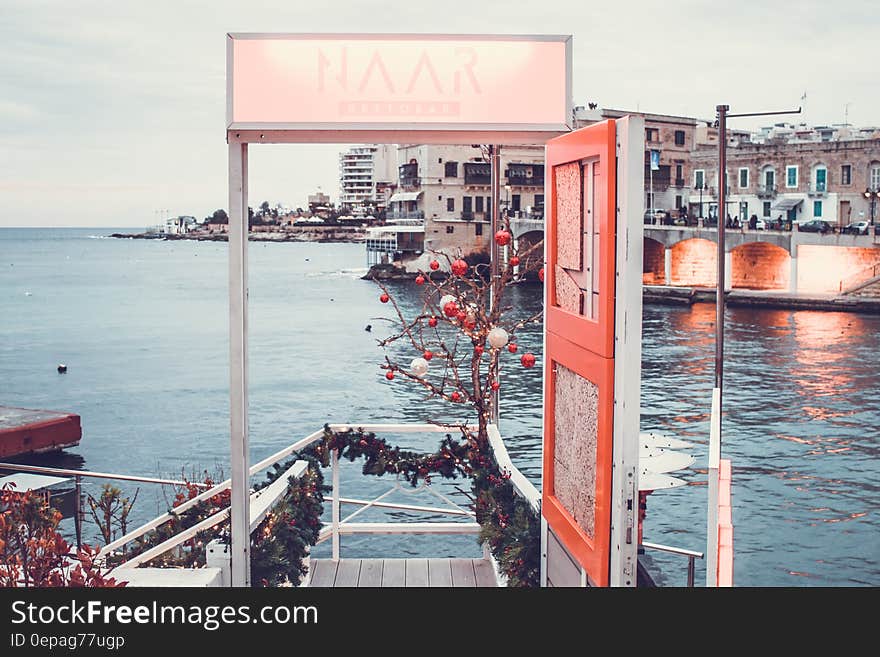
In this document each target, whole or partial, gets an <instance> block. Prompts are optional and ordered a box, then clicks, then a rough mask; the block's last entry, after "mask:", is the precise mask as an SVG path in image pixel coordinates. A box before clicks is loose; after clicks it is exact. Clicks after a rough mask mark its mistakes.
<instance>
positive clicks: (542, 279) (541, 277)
mask: <svg viewBox="0 0 880 657" xmlns="http://www.w3.org/2000/svg"><path fill="white" fill-rule="evenodd" d="M538 280H539V281H541V282H542V283H543V282H544V268H543V267H541V268H540V269H539V270H538Z"/></svg>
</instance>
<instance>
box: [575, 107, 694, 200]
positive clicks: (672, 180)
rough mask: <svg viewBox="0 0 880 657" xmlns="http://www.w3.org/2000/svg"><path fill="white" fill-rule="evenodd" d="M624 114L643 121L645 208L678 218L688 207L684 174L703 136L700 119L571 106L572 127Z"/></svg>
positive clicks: (686, 183) (579, 126) (615, 117)
mask: <svg viewBox="0 0 880 657" xmlns="http://www.w3.org/2000/svg"><path fill="white" fill-rule="evenodd" d="M624 116H641V117H642V118H643V119H644V120H645V211H646V212H647V213H651V212H653V213H656V214H658V215H659V214H661V213H665V212H669V213H670V215H671V216H672V217H678V216H679V214H680V213H681V210H682V208H684V209H687V199H688V192H689V186H690V185H689V182H688V179H687V176H686V175H685V174H686V171H687V170H688V163H689V160H690V155H691V153H692V152H693V150H694V149H695V147H696V146H697V144H698V143H699V141H700V140H703V139H705V138H706V137H705V132H704V131H701V130H700V127H701V126H700V123H701V122H700V121H699V120H698V119H695V118H693V117H689V116H675V115H672V114H654V113H651V112H629V111H626V110H618V109H611V108H602V107H599V106H598V105H595V104H590V105H589V106H588V107H583V106H578V107H575V108H574V127H575V128H582V127H584V126H587V125H591V124H593V123H598V122H599V121H605V120H607V119H619V118H622V117H624ZM702 123H703V124H705V122H702ZM702 127H704V126H702Z"/></svg>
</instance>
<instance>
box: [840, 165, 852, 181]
mask: <svg viewBox="0 0 880 657" xmlns="http://www.w3.org/2000/svg"><path fill="white" fill-rule="evenodd" d="M840 184H841V185H852V164H844V165H843V166H841V167H840Z"/></svg>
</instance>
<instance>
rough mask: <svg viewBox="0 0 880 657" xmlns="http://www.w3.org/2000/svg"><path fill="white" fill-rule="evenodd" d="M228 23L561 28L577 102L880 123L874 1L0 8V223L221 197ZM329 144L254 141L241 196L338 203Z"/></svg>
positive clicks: (216, 204) (457, 29)
mask: <svg viewBox="0 0 880 657" xmlns="http://www.w3.org/2000/svg"><path fill="white" fill-rule="evenodd" d="M227 32H449V33H499V34H572V35H573V51H574V71H573V74H574V80H573V86H574V104H575V105H585V104H586V103H587V102H598V103H600V104H601V105H603V106H606V107H614V108H622V109H637V108H638V109H641V110H642V111H652V112H661V113H670V114H684V115H688V116H697V117H702V118H712V117H713V115H714V107H715V105H716V104H718V103H720V102H726V103H728V104H730V105H731V111H734V112H736V111H756V110H771V109H781V108H789V107H796V106H797V105H798V104H800V102H801V100H800V99H801V96H802V95H803V94H804V92H806V94H807V99H806V102H805V112H804V114H803V116H802V118H797V117H794V119H793V120H796V121H802V120H803V121H806V122H807V123H812V124H827V123H842V122H843V120H844V112H845V104H846V103H849V120H850V122H851V123H854V124H856V125H877V124H880V102H878V101H880V82H878V77H877V66H876V64H877V61H878V59H880V55H878V53H880V50H878V45H877V44H878V43H880V19H878V17H877V12H876V4H875V2H871V1H869V0H840V1H838V2H835V3H830V4H829V3H828V2H818V1H814V0H800V1H799V2H796V3H792V2H780V1H777V0H738V1H737V2H736V3H732V2H705V1H698V0H666V1H664V2H659V1H647V0H623V1H619V2H596V1H594V0H531V1H529V2H517V1H516V0H506V1H500V0H499V1H496V0H476V1H475V0H464V1H462V0H442V1H439V2H438V1H434V2H425V1H423V0H405V1H402V0H380V1H374V0H360V1H357V0H342V1H341V0H325V1H323V2H304V1H302V0H286V1H284V0H274V1H272V2H263V1H261V0H248V2H243V1H242V0H236V1H231V0H212V1H211V2H184V1H182V0H176V1H161V0H153V1H152V2H149V3H148V2H105V1H101V2H97V1H92V0H76V1H75V2H69V1H62V0H59V1H53V2H44V1H41V0H2V8H0V226H68V225H81V226H147V225H149V224H153V223H155V221H156V219H157V217H158V213H159V211H161V210H167V211H168V212H169V213H170V214H171V215H172V216H174V215H177V214H191V215H195V216H196V217H198V218H200V219H201V218H202V217H204V216H206V215H208V214H210V213H211V212H212V211H213V210H214V209H216V208H220V207H225V206H226V195H227V191H226V166H227V163H226V144H225V130H224V129H225V125H224V122H225V75H226V71H225V68H226V58H225V48H226V40H225V35H226V33H227ZM516 93H517V91H516V90H511V96H512V97H515V95H516ZM789 120H791V119H789ZM762 123H767V122H766V121H764V122H760V121H749V122H747V121H746V120H740V121H739V122H737V123H735V124H733V125H734V127H745V128H754V127H757V126H758V125H759V124H762ZM339 148H340V147H338V146H311V147H307V146H262V147H255V148H252V150H251V157H250V169H251V177H250V180H251V185H250V199H251V204H252V205H257V204H259V202H260V201H262V200H264V199H265V200H269V201H270V202H272V203H273V204H274V203H275V202H282V203H285V204H287V205H292V206H294V207H296V206H298V205H304V204H305V202H306V196H307V195H308V194H309V193H310V192H314V191H315V190H316V189H317V188H319V187H320V188H321V189H323V190H324V191H325V192H329V193H330V194H331V196H332V197H334V198H335V197H336V196H337V194H338V183H337V171H338V164H337V153H338V152H339Z"/></svg>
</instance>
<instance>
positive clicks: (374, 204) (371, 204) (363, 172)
mask: <svg viewBox="0 0 880 657" xmlns="http://www.w3.org/2000/svg"><path fill="white" fill-rule="evenodd" d="M396 179H397V147H396V146H394V145H392V144H366V145H359V146H353V147H352V148H349V149H348V150H347V151H345V152H344V153H340V154H339V206H340V207H341V208H348V210H349V211H350V212H351V213H352V214H353V215H355V216H365V215H367V214H371V213H375V212H377V211H379V210H381V209H382V208H383V207H384V206H385V201H386V192H385V189H386V187H387V185H388V184H389V183H392V182H393V181H395V180H396Z"/></svg>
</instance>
